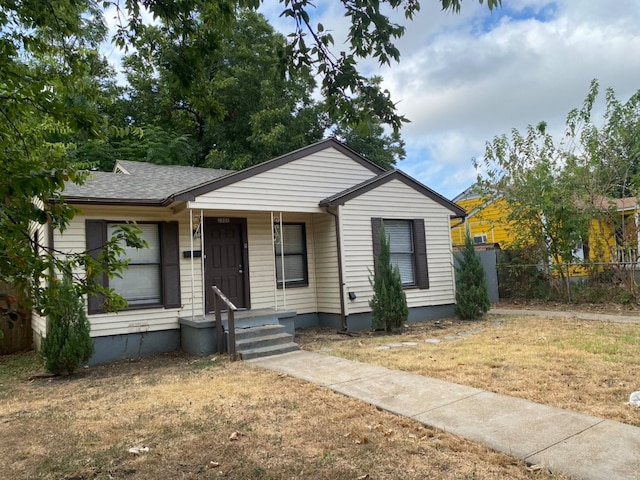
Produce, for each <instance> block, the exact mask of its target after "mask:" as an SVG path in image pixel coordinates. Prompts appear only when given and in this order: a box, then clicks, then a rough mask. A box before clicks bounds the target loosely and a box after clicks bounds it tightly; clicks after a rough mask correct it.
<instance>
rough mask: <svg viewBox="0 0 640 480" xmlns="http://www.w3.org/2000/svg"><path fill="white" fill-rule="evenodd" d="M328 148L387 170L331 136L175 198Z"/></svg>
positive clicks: (190, 197)
mask: <svg viewBox="0 0 640 480" xmlns="http://www.w3.org/2000/svg"><path fill="white" fill-rule="evenodd" d="M327 148H334V149H336V150H338V151H339V152H340V153H342V154H343V155H345V156H347V157H348V158H350V159H351V160H353V161H355V162H356V163H358V164H360V165H362V166H363V167H365V168H367V169H369V170H371V171H372V172H373V173H375V174H380V173H383V172H385V171H386V170H385V169H384V168H382V167H380V166H379V165H377V164H375V163H373V162H372V161H370V160H367V159H366V158H364V157H363V156H362V155H360V154H359V153H357V152H356V151H354V150H352V149H350V148H349V147H347V146H346V145H345V144H344V143H342V142H339V141H338V140H336V139H335V138H334V137H330V138H327V139H325V140H321V141H319V142H317V143H313V144H311V145H308V146H306V147H303V148H300V149H298V150H294V151H293V152H290V153H287V154H285V155H282V156H280V157H276V158H274V159H272V160H267V161H266V162H262V163H259V164H258V165H254V166H252V167H249V168H245V169H244V170H240V171H238V172H231V173H230V174H229V175H226V176H224V177H221V178H216V179H214V180H211V181H210V182H207V183H205V184H202V185H200V186H198V187H197V188H191V189H186V190H185V191H183V192H180V193H179V194H177V195H175V196H174V197H173V199H174V200H179V201H189V200H194V199H195V198H196V197H197V196H199V195H203V194H206V193H209V192H212V191H214V190H217V189H219V188H222V187H226V186H227V185H231V184H233V183H236V182H239V181H241V180H244V179H246V178H249V177H252V176H253V175H258V174H260V173H263V172H267V171H269V170H271V169H274V168H277V167H280V166H282V165H285V164H287V163H289V162H292V161H294V160H298V159H300V158H304V157H306V156H308V155H312V154H314V153H317V152H320V151H322V150H326V149H327ZM336 173H339V172H336Z"/></svg>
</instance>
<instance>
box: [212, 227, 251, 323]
mask: <svg viewBox="0 0 640 480" xmlns="http://www.w3.org/2000/svg"><path fill="white" fill-rule="evenodd" d="M245 237H246V220H245V219H238V218H205V223H204V248H205V255H206V256H205V260H204V280H205V292H206V308H207V312H212V311H213V310H214V308H213V291H212V290H211V285H215V286H217V287H218V288H219V289H220V290H222V293H224V294H225V295H226V296H227V298H228V299H229V300H231V302H232V303H233V304H234V305H235V306H236V307H238V308H245V307H247V303H248V302H247V294H246V291H245V290H246V285H247V282H246V281H245V280H246V278H247V277H246V275H247V273H246V272H247V265H245V259H246V257H247V255H246V253H245V252H246V249H245V245H246V239H245Z"/></svg>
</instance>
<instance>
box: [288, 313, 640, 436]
mask: <svg viewBox="0 0 640 480" xmlns="http://www.w3.org/2000/svg"><path fill="white" fill-rule="evenodd" d="M437 340H439V341H440V342H439V343H429V342H435V341H437ZM297 341H298V343H300V344H301V345H302V347H303V348H305V349H308V350H313V351H322V352H325V353H328V354H331V355H337V356H341V357H345V358H348V359H351V360H358V361H362V362H369V363H373V364H378V365H383V366H385V367H388V368H392V369H397V370H404V371H407V372H411V373H417V374H420V375H426V376H430V377H434V378H439V379H442V380H447V381H451V382H456V383H460V384H464V385H470V386H473V387H477V388H482V389H485V390H490V391H493V392H497V393H502V394H505V395H512V396H516V397H521V398H526V399H528V400H532V401H535V402H540V403H545V404H548V405H552V406H555V407H560V408H565V409H569V410H574V411H577V412H583V413H587V414H592V415H596V416H599V417H604V418H608V419H611V420H617V421H620V422H625V423H629V424H631V425H636V426H640V409H639V408H637V407H631V406H629V405H628V404H627V402H628V400H629V395H630V394H631V392H633V391H636V390H640V324H618V323H603V322H597V321H580V320H573V319H560V318H550V317H531V316H527V317H515V316H514V317H504V316H491V315H489V316H488V317H487V318H486V319H485V320H481V321H469V322H463V321H459V320H453V319H449V320H443V321H440V322H434V321H429V322H422V323H413V324H409V325H408V326H407V327H406V328H404V329H403V330H402V331H401V332H400V333H397V334H392V335H386V334H379V333H376V334H373V333H362V334H360V335H358V336H354V337H349V336H345V335H339V334H337V333H336V332H335V331H331V330H323V329H309V330H305V331H300V332H299V333H298V338H297ZM403 342H408V343H415V344H416V345H412V346H402V347H395V348H389V349H385V350H380V349H379V348H384V347H385V345H389V344H392V343H396V344H401V343H403Z"/></svg>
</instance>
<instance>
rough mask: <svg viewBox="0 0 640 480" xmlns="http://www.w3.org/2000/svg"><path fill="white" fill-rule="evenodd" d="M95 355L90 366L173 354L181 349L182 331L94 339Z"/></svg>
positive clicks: (90, 361)
mask: <svg viewBox="0 0 640 480" xmlns="http://www.w3.org/2000/svg"><path fill="white" fill-rule="evenodd" d="M93 345H94V347H95V353H94V354H93V356H92V357H91V359H90V360H89V365H97V364H99V363H109V362H114V361H116V360H123V359H125V358H140V357H148V356H151V355H157V354H159V353H166V352H172V351H174V350H178V349H179V348H180V330H178V329H175V330H163V331H159V332H144V333H129V334H127V335H111V336H108V337H94V339H93Z"/></svg>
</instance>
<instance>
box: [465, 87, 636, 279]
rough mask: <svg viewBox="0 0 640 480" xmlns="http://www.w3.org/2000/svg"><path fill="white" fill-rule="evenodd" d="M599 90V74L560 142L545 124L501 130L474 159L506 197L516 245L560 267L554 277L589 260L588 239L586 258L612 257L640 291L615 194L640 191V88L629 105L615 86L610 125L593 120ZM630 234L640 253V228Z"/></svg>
mask: <svg viewBox="0 0 640 480" xmlns="http://www.w3.org/2000/svg"><path fill="white" fill-rule="evenodd" d="M598 90H599V85H598V82H597V80H593V81H592V82H591V86H590V88H589V91H588V94H587V96H586V98H585V100H584V102H583V105H582V107H580V108H576V109H574V110H572V111H571V112H569V114H568V115H567V120H566V130H565V134H564V136H563V137H562V138H561V139H559V140H557V139H554V138H553V137H552V136H551V135H550V134H549V133H548V132H547V131H546V124H545V123H544V122H541V123H539V124H538V125H537V126H536V127H533V126H531V125H530V126H529V127H528V128H527V131H526V134H525V135H523V134H521V133H520V132H519V131H518V130H516V129H514V130H512V133H511V138H507V136H506V135H501V136H498V137H495V138H494V139H493V141H491V142H487V145H486V151H485V155H484V158H483V159H481V160H476V159H474V166H475V167H476V168H477V169H479V170H482V173H481V174H480V175H479V177H478V182H477V185H476V187H477V189H478V191H479V192H480V193H481V195H483V196H485V197H486V198H488V199H497V198H502V199H504V200H505V202H506V203H507V205H508V208H507V209H506V213H505V217H506V218H505V220H506V221H507V222H508V223H509V224H510V225H512V228H511V231H512V233H513V236H514V238H515V241H514V243H513V245H510V246H511V247H514V248H523V247H527V249H528V250H529V251H530V252H533V253H534V256H533V258H532V260H533V261H536V262H541V263H544V264H548V263H549V262H550V261H551V263H552V266H553V265H556V266H557V267H558V268H556V271H555V272H554V273H555V276H554V278H560V279H562V280H564V277H565V275H566V272H567V270H566V268H565V267H562V268H560V266H559V265H560V264H563V263H576V262H581V261H582V260H580V259H579V258H578V257H577V255H576V254H577V253H578V250H582V248H581V247H582V246H583V245H584V244H585V243H587V242H588V243H589V247H590V248H589V250H590V252H589V256H587V258H584V262H585V263H588V262H589V261H590V260H597V261H601V262H602V261H609V262H611V264H612V266H613V267H614V268H615V269H616V270H617V271H618V275H619V276H620V277H621V278H628V279H629V281H628V282H625V283H628V287H629V288H630V289H631V290H630V291H632V292H633V291H635V287H634V284H635V281H634V280H633V279H632V278H631V277H629V275H628V271H626V266H624V265H620V264H619V263H620V262H619V261H617V258H618V252H617V251H616V249H617V248H618V246H619V245H620V240H619V239H615V238H614V236H615V235H616V232H618V231H619V230H620V229H621V227H622V225H621V224H620V223H621V221H622V219H621V215H620V213H619V212H618V211H617V207H616V202H615V199H616V198H620V195H625V196H627V195H631V196H635V195H636V193H635V192H636V188H635V185H637V183H638V174H637V172H638V158H639V156H638V152H640V91H639V92H637V93H636V94H635V95H633V96H632V97H631V98H630V99H629V101H627V102H626V103H622V102H620V101H619V100H617V99H616V97H615V92H614V91H613V90H612V89H608V90H607V93H606V99H605V100H606V107H607V108H606V114H605V116H604V125H603V126H602V127H598V126H596V125H595V124H594V122H593V120H592V112H593V107H594V104H595V102H596V100H597V98H598ZM594 221H596V223H595V225H596V227H595V228H594ZM627 233H628V234H629V233H630V235H626V237H627V238H633V242H634V245H636V248H635V249H634V250H633V251H634V252H636V251H637V233H638V232H637V230H636V231H635V232H627ZM635 260H636V259H631V261H632V262H635ZM627 261H629V260H627ZM562 284H563V288H567V289H568V288H569V286H568V284H567V283H566V282H564V281H563V282H562Z"/></svg>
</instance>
